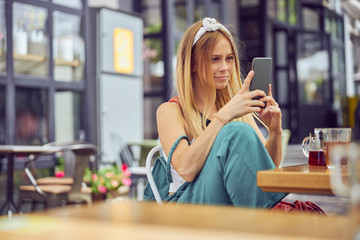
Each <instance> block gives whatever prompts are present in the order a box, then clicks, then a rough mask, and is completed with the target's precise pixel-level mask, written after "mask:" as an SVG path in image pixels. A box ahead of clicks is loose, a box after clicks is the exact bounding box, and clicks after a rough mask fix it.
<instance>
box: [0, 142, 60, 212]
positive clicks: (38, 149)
mask: <svg viewBox="0 0 360 240" xmlns="http://www.w3.org/2000/svg"><path fill="white" fill-rule="evenodd" d="M59 150H61V147H56V146H27V145H24V146H23V145H0V154H1V153H4V154H6V155H7V179H6V199H5V203H4V204H3V205H2V206H1V208H0V214H1V213H2V212H3V210H4V209H5V208H6V207H7V213H8V215H11V214H12V207H13V208H14V210H15V211H16V210H17V207H16V204H15V203H14V200H13V185H14V158H15V155H26V156H27V155H30V154H38V153H53V152H56V151H59Z"/></svg>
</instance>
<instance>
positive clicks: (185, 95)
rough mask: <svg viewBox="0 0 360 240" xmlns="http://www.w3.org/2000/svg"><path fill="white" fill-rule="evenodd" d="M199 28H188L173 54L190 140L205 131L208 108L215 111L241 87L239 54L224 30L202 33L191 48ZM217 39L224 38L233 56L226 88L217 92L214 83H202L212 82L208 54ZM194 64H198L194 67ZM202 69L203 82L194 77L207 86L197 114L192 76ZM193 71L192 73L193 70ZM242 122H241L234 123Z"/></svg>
mask: <svg viewBox="0 0 360 240" xmlns="http://www.w3.org/2000/svg"><path fill="white" fill-rule="evenodd" d="M201 27H202V21H199V22H197V23H194V24H193V25H191V26H190V27H189V28H188V29H187V30H186V32H185V33H184V35H183V37H182V39H181V42H180V45H179V49H178V53H177V65H176V76H177V92H178V96H179V99H180V104H181V108H182V113H183V116H184V119H185V129H186V131H187V133H188V134H191V135H192V136H193V137H195V138H196V137H198V136H199V135H200V134H201V133H202V132H203V131H204V129H205V127H206V119H207V118H208V117H209V115H210V113H211V110H212V106H214V104H215V105H216V107H217V109H220V108H222V107H223V106H224V105H225V104H226V103H228V102H229V101H230V99H231V98H232V97H233V96H234V95H235V94H236V93H237V92H238V91H239V90H240V88H241V87H242V82H241V74H240V63H239V53H238V50H237V46H236V42H235V39H234V38H233V36H231V35H230V34H229V33H228V32H227V31H226V30H224V29H221V28H220V29H218V30H216V31H210V32H206V33H205V34H204V35H202V36H201V38H200V39H199V40H198V41H197V42H196V43H195V45H194V46H193V41H194V37H195V34H196V33H197V32H198V31H199V29H200V28H201ZM221 37H226V38H227V39H228V40H229V42H230V44H231V47H232V51H233V54H234V61H233V64H234V66H233V69H234V71H233V72H232V75H231V78H230V81H229V84H228V85H227V87H226V88H225V89H221V90H217V89H216V88H215V84H214V81H206V79H213V75H212V70H211V65H210V64H209V59H211V55H212V50H213V48H214V46H215V45H216V43H217V42H218V41H219V39H220V38H221ZM195 63H202V64H196V65H195ZM204 66H205V72H206V76H205V77H206V79H204V78H203V76H201V75H198V76H197V77H198V79H199V80H200V83H201V85H202V86H207V87H206V89H207V94H206V95H207V96H208V99H207V101H206V103H205V109H204V112H203V113H201V112H200V111H199V109H198V108H197V106H196V105H195V96H194V89H193V87H194V85H193V82H192V81H193V79H194V74H197V72H202V71H200V69H202V68H203V67H204ZM194 68H196V71H193V69H194ZM237 120H242V118H240V119H237Z"/></svg>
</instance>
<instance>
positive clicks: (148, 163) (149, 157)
mask: <svg viewBox="0 0 360 240" xmlns="http://www.w3.org/2000/svg"><path fill="white" fill-rule="evenodd" d="M161 150H162V147H161V145H158V146H156V147H154V148H152V149H151V150H150V152H149V153H148V155H147V157H146V163H145V167H146V176H147V178H148V181H149V185H150V187H151V190H152V192H153V193H154V196H155V200H156V202H157V203H158V204H162V199H161V197H160V193H159V191H158V189H157V187H156V184H155V181H154V178H153V175H152V172H151V166H152V159H153V157H154V155H155V154H156V153H157V152H159V153H160V155H161Z"/></svg>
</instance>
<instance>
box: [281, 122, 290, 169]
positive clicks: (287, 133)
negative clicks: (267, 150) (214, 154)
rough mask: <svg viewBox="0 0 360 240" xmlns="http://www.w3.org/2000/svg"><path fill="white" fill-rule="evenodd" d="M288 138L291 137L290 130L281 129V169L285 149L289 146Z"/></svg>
mask: <svg viewBox="0 0 360 240" xmlns="http://www.w3.org/2000/svg"><path fill="white" fill-rule="evenodd" d="M290 137H291V131H290V129H283V130H282V134H281V148H282V156H281V161H280V164H279V167H282V166H283V164H284V159H285V154H286V149H287V146H288V145H289V140H290Z"/></svg>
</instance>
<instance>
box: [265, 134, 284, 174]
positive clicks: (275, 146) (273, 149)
mask: <svg viewBox="0 0 360 240" xmlns="http://www.w3.org/2000/svg"><path fill="white" fill-rule="evenodd" d="M265 147H266V149H267V151H268V153H269V155H270V157H271V159H272V160H273V162H274V164H275V166H276V167H278V166H279V165H280V161H281V157H282V154H283V153H282V146H281V129H280V131H270V132H269V138H268V140H267V142H266V145H265Z"/></svg>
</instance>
